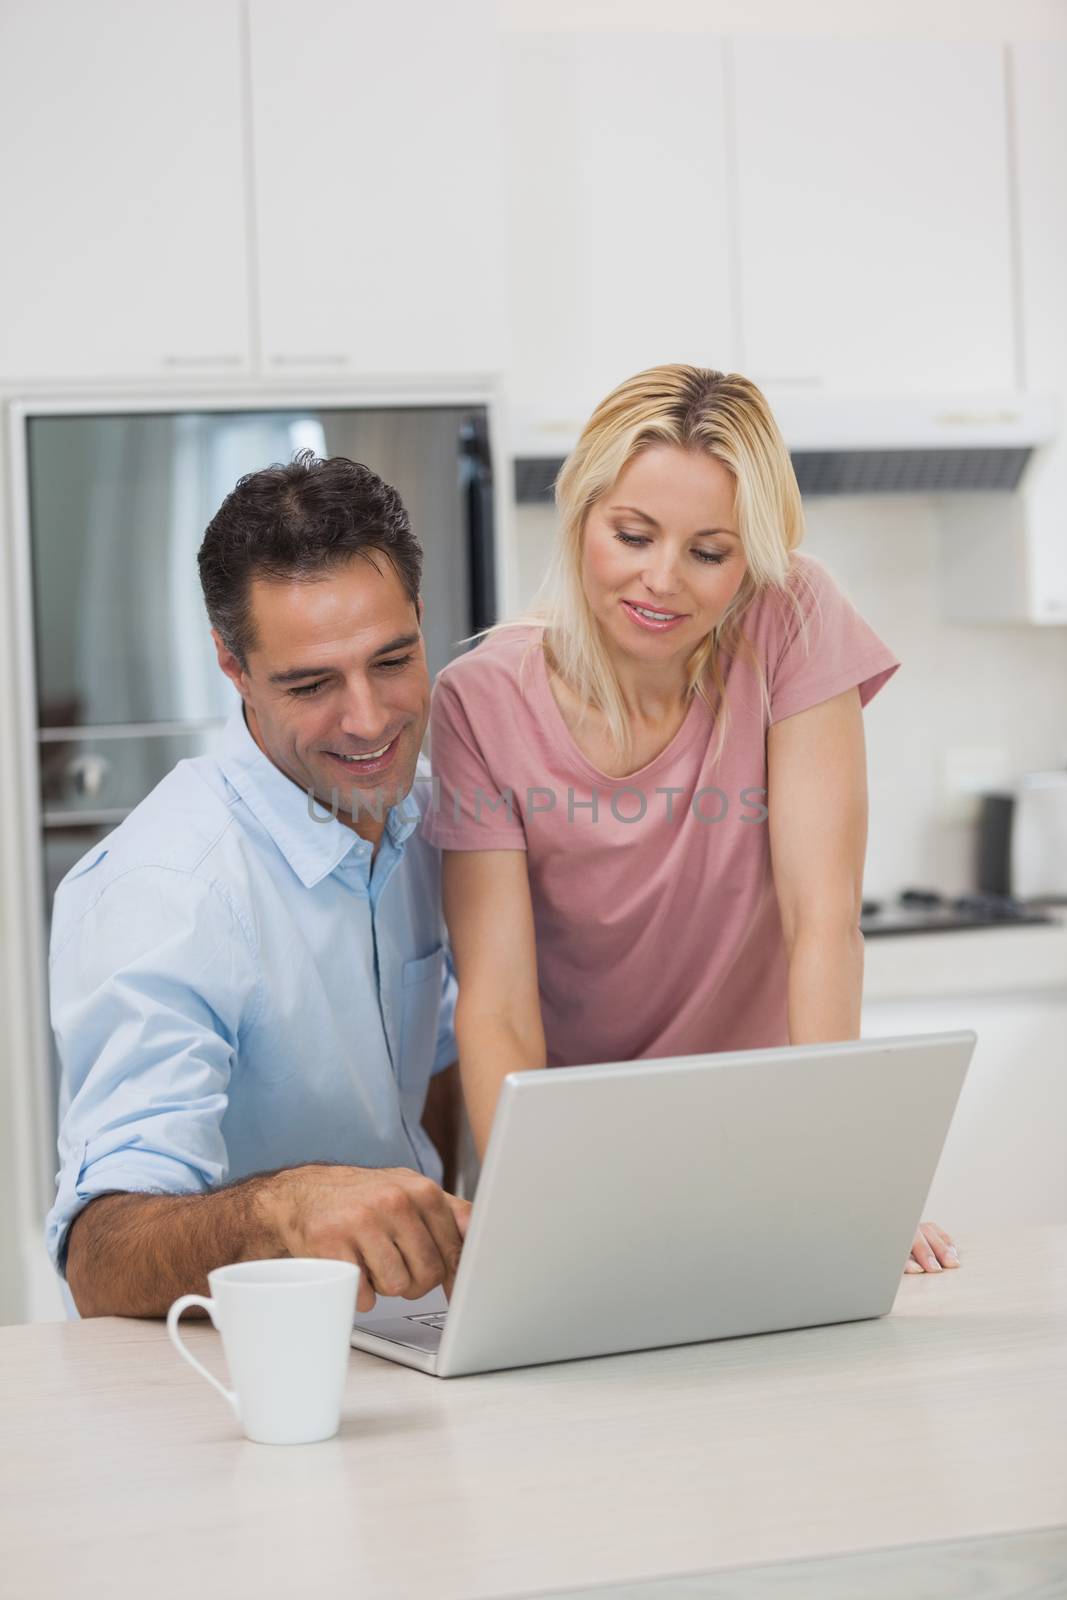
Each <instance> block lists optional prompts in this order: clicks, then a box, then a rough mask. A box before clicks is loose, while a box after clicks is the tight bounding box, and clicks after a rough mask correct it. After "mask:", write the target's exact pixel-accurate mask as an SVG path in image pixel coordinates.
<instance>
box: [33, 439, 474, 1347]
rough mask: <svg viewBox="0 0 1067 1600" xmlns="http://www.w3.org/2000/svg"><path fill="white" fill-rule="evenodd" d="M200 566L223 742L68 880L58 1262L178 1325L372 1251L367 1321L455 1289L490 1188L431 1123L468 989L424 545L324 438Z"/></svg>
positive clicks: (156, 795) (244, 485)
mask: <svg viewBox="0 0 1067 1600" xmlns="http://www.w3.org/2000/svg"><path fill="white" fill-rule="evenodd" d="M199 561H200V575H201V583H202V586H203V591H204V598H205V603H206V606H207V611H208V616H209V618H210V621H211V624H212V637H213V639H214V641H215V647H216V651H217V654H218V660H219V666H220V667H221V669H222V671H223V672H224V673H225V674H226V676H227V677H228V678H229V679H230V680H231V682H232V683H233V684H234V685H235V687H236V689H237V690H238V693H239V694H240V697H241V699H240V703H239V705H238V706H237V708H236V709H235V711H234V714H233V716H232V717H231V719H230V722H229V723H228V725H227V728H226V731H225V736H224V741H223V745H222V749H221V752H220V753H219V755H218V756H217V757H216V756H211V757H207V756H205V757H200V758H198V759H196V760H193V761H183V762H180V763H179V765H178V766H177V767H176V768H175V769H174V771H173V772H171V773H170V774H169V775H168V776H167V777H166V778H165V779H164V780H163V782H162V783H160V784H159V785H158V786H157V787H156V788H155V789H154V790H153V791H152V793H151V794H150V795H149V796H148V797H147V798H146V799H145V800H144V801H143V802H142V803H141V804H140V805H139V806H138V807H137V808H136V810H135V811H133V812H132V813H131V814H130V816H129V817H128V818H127V819H126V820H125V821H124V822H123V823H122V825H121V826H120V827H119V828H118V829H116V831H115V832H114V833H112V834H110V835H109V836H108V837H107V838H106V839H105V840H104V841H103V842H102V843H101V844H99V845H98V846H97V847H96V848H95V849H94V850H92V851H90V853H89V854H88V855H87V856H85V857H84V858H83V859H82V861H81V862H79V864H78V865H77V866H76V867H75V868H74V869H73V870H72V871H71V872H70V873H69V874H68V875H67V877H66V878H65V879H64V881H63V883H62V884H61V885H60V887H59V890H58V892H57V894H56V900H55V911H54V917H53V931H52V952H51V991H52V1019H53V1025H54V1028H55V1032H56V1038H57V1041H58V1045H59V1052H60V1057H61V1060H62V1064H63V1085H62V1089H61V1095H60V1106H61V1111H62V1112H63V1115H62V1123H61V1128H60V1135H59V1152H60V1172H59V1175H58V1179H57V1182H58V1194H57V1197H56V1203H55V1205H54V1207H53V1209H52V1211H51V1213H50V1215H49V1218H48V1223H47V1236H48V1245H49V1250H50V1252H51V1255H52V1259H53V1260H54V1262H55V1263H56V1265H57V1267H58V1268H59V1269H60V1271H63V1272H65V1275H66V1278H67V1283H68V1286H69V1288H70V1291H71V1293H72V1295H73V1298H74V1301H75V1304H76V1306H77V1308H78V1310H79V1311H80V1312H81V1314H82V1315H83V1316H105V1315H119V1316H144V1317H151V1316H161V1315H163V1314H164V1313H165V1312H166V1310H167V1307H168V1306H169V1304H170V1303H171V1301H173V1300H174V1299H175V1298H176V1297H177V1296H178V1295H180V1294H183V1293H185V1292H187V1291H195V1290H197V1289H198V1288H199V1289H200V1290H201V1292H204V1289H203V1286H204V1281H205V1277H206V1274H207V1272H208V1271H209V1270H210V1269H211V1268H212V1267H215V1266H218V1265H221V1264H222V1263H224V1262H231V1261H241V1260H253V1259H259V1258H263V1257H269V1256H279V1255H292V1256H308V1255H312V1256H315V1255H317V1256H333V1257H338V1258H341V1259H345V1260H353V1261H356V1262H358V1263H359V1265H360V1266H361V1267H362V1269H363V1272H362V1277H361V1284H360V1293H359V1302H358V1303H359V1307H360V1309H361V1310H367V1309H369V1308H370V1307H371V1306H372V1305H373V1304H374V1297H375V1291H377V1293H380V1294H388V1295H404V1296H407V1297H409V1298H411V1297H416V1296H418V1295H421V1294H424V1293H427V1292H428V1291H429V1290H430V1289H431V1288H433V1287H434V1286H436V1285H437V1284H444V1286H445V1289H446V1292H447V1291H448V1290H450V1288H451V1284H452V1280H453V1278H454V1275H455V1271H456V1267H457V1265H458V1261H459V1253H460V1248H461V1242H462V1236H463V1233H464V1230H465V1227H466V1222H467V1216H468V1213H469V1206H468V1205H467V1203H466V1202H465V1201H462V1200H459V1199H457V1198H455V1197H454V1196H452V1195H450V1194H447V1193H446V1192H445V1191H444V1190H443V1189H442V1188H441V1187H440V1186H439V1180H440V1179H441V1177H442V1163H441V1159H440V1155H439V1152H438V1150H436V1149H435V1148H434V1145H433V1143H432V1142H431V1139H430V1138H429V1137H428V1136H427V1131H426V1128H425V1127H424V1126H423V1119H424V1118H425V1120H426V1122H427V1123H428V1124H432V1121H433V1113H434V1111H435V1109H436V1110H437V1112H438V1113H439V1115H438V1122H439V1123H440V1125H441V1127H442V1129H443V1132H442V1133H441V1134H440V1138H441V1142H442V1145H443V1146H444V1145H446V1144H449V1143H451V1144H453V1145H454V1134H455V1126H454V1113H453V1116H452V1119H451V1125H449V1118H448V1117H446V1116H442V1115H441V1113H442V1112H443V1111H445V1110H446V1109H447V1108H448V1107H449V1106H450V1105H451V1106H454V1105H455V1103H456V1102H455V1091H456V1089H457V1083H456V1079H457V1069H456V1067H455V1043H454V1039H453V1035H452V1010H453V1006H454V982H453V979H452V978H451V975H450V971H449V969H448V964H447V959H446V954H445V950H444V929H443V923H442V919H441V910H440V894H439V865H438V861H437V858H436V854H435V852H434V851H433V850H432V849H431V847H430V846H429V845H427V844H426V843H425V842H424V841H423V840H422V839H421V837H420V834H419V831H418V826H417V825H418V821H419V806H418V804H417V803H416V799H415V795H414V794H413V793H412V792H411V791H412V785H413V781H414V779H415V776H416V764H417V762H418V759H419V747H420V745H421V742H422V737H423V733H424V731H425V728H426V721H427V716H428V710H429V694H430V683H429V675H428V672H427V667H426V657H425V652H424V649H423V642H422V636H421V632H420V623H421V617H422V601H421V599H420V596H419V579H420V573H421V563H422V552H421V549H420V547H419V545H418V542H417V541H416V539H415V538H414V536H413V534H412V532H411V528H410V525H409V522H408V518H407V514H406V512H405V511H404V508H403V506H402V505H401V503H400V500H399V497H398V496H397V494H396V492H395V490H393V489H391V488H389V487H388V485H386V484H384V483H383V482H382V481H381V480H380V479H379V478H377V477H376V476H375V474H374V473H372V472H370V471H369V470H368V469H367V468H366V467H363V466H358V465H356V464H355V463H353V462H351V461H347V460H345V459H344V458H342V457H337V458H334V459H332V460H329V461H321V460H316V459H315V458H314V457H313V455H312V454H311V452H301V454H300V455H298V456H297V457H296V458H295V460H294V461H293V463H292V464H291V465H289V466H285V467H271V468H269V469H267V470H266V471H263V472H258V473H255V474H253V475H251V476H249V477H246V478H242V479H241V481H240V482H239V483H238V485H237V487H236V489H235V490H234V491H233V493H232V494H230V495H229V496H227V498H226V500H225V501H224V502H223V504H222V507H221V509H220V510H219V512H218V514H217V515H216V517H215V518H214V520H213V521H212V523H211V524H210V526H209V528H208V530H207V533H206V535H205V537H204V542H203V545H202V547H201V550H200V556H199ZM423 776H425V774H423ZM425 788H426V786H425V785H420V789H423V790H424V789H425ZM431 1075H436V1076H434V1077H433V1079H432V1083H431ZM428 1087H429V1091H430V1092H429V1097H428ZM427 1108H428V1109H427Z"/></svg>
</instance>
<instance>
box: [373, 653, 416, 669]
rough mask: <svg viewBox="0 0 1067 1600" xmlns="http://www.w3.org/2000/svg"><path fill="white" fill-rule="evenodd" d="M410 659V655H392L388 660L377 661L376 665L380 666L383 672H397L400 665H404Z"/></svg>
mask: <svg viewBox="0 0 1067 1600" xmlns="http://www.w3.org/2000/svg"><path fill="white" fill-rule="evenodd" d="M412 659H413V658H412V657H411V656H393V657H391V658H390V660H388V661H379V662H377V663H376V665H378V666H379V667H381V668H382V670H383V672H397V671H398V670H399V669H400V668H401V667H406V666H407V664H408V662H409V661H411V660H412Z"/></svg>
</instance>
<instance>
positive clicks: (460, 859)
mask: <svg viewBox="0 0 1067 1600" xmlns="http://www.w3.org/2000/svg"><path fill="white" fill-rule="evenodd" d="M442 885H443V890H444V908H445V920H446V922H447V923H448V933H449V938H450V940H451V943H452V957H453V960H454V962H455V966H456V979H457V982H458V984H459V996H458V999H457V1001H456V1023H455V1026H456V1041H457V1043H458V1045H459V1067H460V1077H461V1079H462V1082H463V1094H464V1098H465V1099H466V1102H467V1115H468V1117H469V1118H470V1124H471V1132H472V1133H473V1135H474V1143H475V1145H476V1147H477V1150H478V1154H479V1156H484V1155H485V1147H486V1145H487V1144H488V1143H489V1132H490V1129H491V1128H492V1125H493V1114H494V1112H495V1111H496V1102H497V1097H498V1095H499V1093H500V1085H501V1084H502V1083H503V1081H504V1078H505V1076H506V1075H507V1074H508V1073H509V1072H523V1071H527V1070H529V1069H530V1068H533V1067H543V1066H544V1065H545V1035H544V1029H543V1028H542V1025H541V1002H540V996H539V995H538V990H537V950H536V945H535V942H534V920H533V907H532V905H531V903H530V880H529V877H528V876H527V868H526V852H525V851H524V850H446V851H445V852H444V868H443V877H442Z"/></svg>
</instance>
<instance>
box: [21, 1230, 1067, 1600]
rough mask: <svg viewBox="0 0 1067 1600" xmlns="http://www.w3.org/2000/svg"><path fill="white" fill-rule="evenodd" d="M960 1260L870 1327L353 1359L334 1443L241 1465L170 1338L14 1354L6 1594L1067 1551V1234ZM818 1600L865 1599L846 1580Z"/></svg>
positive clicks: (397, 1581) (222, 1411) (107, 1333)
mask: <svg viewBox="0 0 1067 1600" xmlns="http://www.w3.org/2000/svg"><path fill="white" fill-rule="evenodd" d="M959 1242H960V1247H961V1252H962V1256H963V1265H962V1266H961V1268H960V1269H959V1270H958V1271H954V1272H942V1273H940V1274H937V1275H930V1276H908V1277H904V1278H903V1279H902V1281H901V1285H900V1293H899V1295H898V1297H897V1300H896V1304H895V1306H894V1309H893V1312H892V1313H891V1315H890V1316H888V1317H885V1318H882V1319H880V1320H876V1321H870V1322H860V1323H852V1324H842V1325H840V1326H837V1327H829V1328H811V1329H804V1330H798V1331H796V1332H793V1333H780V1334H772V1335H768V1336H764V1337H760V1338H747V1339H729V1340H724V1341H721V1342H718V1343H714V1344H702V1345H688V1346H685V1347H683V1348H679V1349H673V1350H660V1351H646V1352H643V1353H641V1354H637V1355H627V1356H615V1357H610V1358H608V1359H604V1360H600V1361H578V1362H569V1363H566V1364H563V1365H558V1366H551V1367H538V1368H531V1369H527V1370H523V1371H516V1372H503V1373H496V1374H492V1375H489V1376H485V1377H479V1378H460V1379H455V1380H452V1381H447V1382H442V1381H441V1380H439V1379H435V1378H431V1377H428V1376H425V1375H424V1374H422V1373H419V1372H414V1371H411V1370H410V1369H408V1368H405V1367H399V1366H394V1365H393V1364H392V1363H389V1362H386V1361H381V1360H378V1359H377V1358H375V1357H374V1356H370V1355H364V1354H362V1353H359V1352H356V1351H353V1353H352V1357H351V1362H350V1366H349V1376H348V1385H347V1389H346V1394H345V1404H344V1412H343V1420H342V1427H341V1432H340V1434H339V1435H338V1437H337V1438H335V1439H333V1440H330V1441H328V1442H326V1443H324V1444H316V1445H305V1446H299V1447H271V1446H263V1445H254V1444H249V1443H247V1442H246V1441H245V1440H244V1439H242V1438H241V1437H240V1435H239V1432H238V1429H237V1425H236V1423H235V1421H234V1419H233V1417H232V1416H231V1414H230V1413H229V1411H228V1409H227V1408H226V1407H225V1406H224V1404H223V1402H222V1401H221V1400H220V1399H219V1397H218V1395H217V1394H215V1393H214V1392H213V1391H212V1390H211V1389H210V1388H209V1387H208V1385H207V1384H206V1383H204V1382H203V1380H202V1379H200V1378H199V1377H197V1375H196V1374H195V1373H193V1372H191V1371H190V1370H189V1368H188V1367H186V1366H185V1365H184V1363H182V1362H181V1361H180V1360H179V1358H178V1356H177V1355H176V1354H175V1352H174V1351H173V1350H172V1349H171V1347H170V1345H169V1343H168V1341H167V1336H166V1332H165V1329H164V1327H163V1326H162V1324H160V1323H153V1322H133V1321H121V1320H118V1319H111V1318H107V1319H101V1320H99V1321H90V1322H82V1323H69V1324H48V1325H37V1326H25V1327H10V1328H0V1435H2V1437H3V1440H4V1448H3V1451H2V1453H0V1549H2V1550H3V1552H4V1555H3V1566H2V1581H0V1588H2V1589H3V1592H4V1593H5V1594H11V1595H12V1596H20V1597H21V1596H37V1595H41V1596H61V1595H77V1596H78V1600H144V1596H145V1595H150V1596H151V1597H152V1600H171V1597H174V1600H178V1597H179V1596H180V1597H181V1600H188V1597H189V1596H190V1595H196V1596H197V1597H198V1600H213V1597H216V1596H218V1597H220V1600H221V1597H225V1600H240V1597H243V1596H245V1595H255V1596H256V1597H257V1600H271V1597H273V1596H285V1597H286V1600H292V1597H293V1596H294V1595H330V1594H337V1595H351V1596H358V1597H359V1600H370V1597H375V1596H383V1595H389V1596H405V1597H410V1596H414V1595H426V1596H433V1597H434V1600H450V1597H458V1596H483V1597H484V1596H490V1595H492V1596H498V1597H500V1596H517V1595H520V1594H527V1595H528V1594H530V1593H531V1592H536V1591H539V1590H544V1589H556V1590H558V1589H561V1588H574V1587H577V1586H579V1585H581V1584H595V1583H612V1584H614V1585H618V1584H621V1583H623V1582H626V1581H630V1582H635V1581H638V1580H641V1579H649V1578H654V1577H663V1576H664V1575H667V1574H672V1573H673V1574H679V1573H684V1572H689V1573H694V1572H708V1571H714V1572H717V1573H726V1572H727V1571H729V1570H730V1569H734V1568H738V1567H749V1568H752V1567H756V1566H758V1565H759V1564H761V1563H767V1562H777V1563H784V1564H785V1565H784V1566H782V1567H779V1568H778V1569H776V1570H777V1573H778V1576H779V1577H780V1578H781V1580H782V1582H781V1583H780V1584H779V1583H777V1582H776V1583H775V1586H774V1590H773V1592H774V1593H779V1592H782V1593H785V1592H789V1593H795V1592H799V1590H800V1582H799V1579H800V1577H801V1576H802V1575H803V1572H804V1571H805V1570H806V1571H807V1572H808V1574H809V1576H810V1574H811V1571H812V1569H810V1568H805V1567H804V1566H803V1565H802V1564H803V1563H806V1562H809V1561H828V1560H829V1559H830V1558H832V1557H835V1556H842V1555H845V1554H847V1553H853V1554H855V1553H856V1552H871V1551H876V1550H883V1551H886V1550H889V1551H894V1550H895V1551H900V1552H903V1551H907V1550H909V1549H914V1547H915V1546H917V1545H925V1544H928V1543H930V1542H931V1541H943V1540H974V1539H985V1538H987V1537H988V1536H990V1535H994V1534H995V1535H999V1536H1010V1535H1016V1534H1023V1533H1028V1532H1033V1530H1037V1529H1042V1528H1049V1527H1056V1526H1057V1525H1062V1524H1064V1523H1065V1522H1067V1338H1065V1336H1064V1335H1065V1331H1067V1330H1065V1313H1067V1227H1059V1228H1045V1229H1029V1230H1025V1231H1018V1230H1011V1231H1009V1232H1005V1233H1002V1234H989V1235H984V1236H974V1237H968V1236H967V1235H965V1234H964V1235H962V1236H961V1238H960V1241H959ZM828 1246H829V1247H830V1248H832V1241H828ZM638 1283H639V1280H638V1282H637V1283H635V1292H639V1290H638ZM185 1336H186V1338H187V1339H188V1340H189V1343H190V1345H191V1347H192V1348H193V1350H194V1351H195V1352H196V1354H197V1355H198V1356H199V1357H201V1358H202V1359H203V1360H204V1361H205V1362H207V1363H208V1364H209V1365H210V1366H211V1367H212V1368H213V1370H215V1371H218V1372H220V1374H221V1372H222V1370H223V1362H222V1354H221V1347H220V1345H219V1341H218V1337H217V1335H216V1334H215V1333H214V1331H213V1330H212V1329H210V1328H208V1327H205V1326H196V1325H192V1326H188V1327H187V1328H186V1330H185ZM1035 1548H1036V1547H1035ZM1045 1557H1047V1558H1048V1559H1055V1557H1054V1555H1053V1556H1051V1557H1050V1556H1048V1552H1047V1550H1046V1551H1045ZM939 1559H940V1558H939ZM835 1571H839V1572H840V1573H842V1574H843V1576H842V1577H841V1580H840V1582H839V1581H837V1579H836V1578H835V1579H834V1580H833V1581H832V1582H831V1581H830V1578H831V1576H832V1573H833V1572H835ZM794 1578H797V1580H798V1581H797V1582H796V1583H794V1581H793V1580H794ZM805 1581H806V1580H805ZM663 1592H664V1593H666V1592H668V1591H666V1590H664V1591H663ZM698 1592H699V1593H704V1592H705V1591H704V1590H700V1591H698ZM708 1592H710V1591H708ZM714 1592H715V1593H716V1594H719V1593H727V1592H728V1593H730V1594H734V1593H735V1590H734V1588H733V1587H730V1588H729V1589H724V1590H719V1589H718V1588H717V1589H716V1590H715V1591H714ZM737 1592H738V1593H742V1592H743V1593H745V1594H749V1593H752V1592H753V1591H752V1590H751V1589H744V1590H739V1591H737ZM756 1592H763V1593H765V1592H768V1591H767V1590H763V1589H761V1590H757V1591H756ZM803 1592H804V1593H805V1594H807V1593H810V1592H811V1591H810V1590H809V1589H804V1590H803ZM818 1592H819V1595H820V1600H822V1597H831V1596H842V1597H843V1596H845V1595H849V1596H850V1597H851V1596H852V1595H855V1594H856V1593H857V1592H871V1591H870V1590H869V1589H868V1588H867V1586H866V1585H861V1588H860V1589H859V1590H857V1588H856V1568H855V1565H854V1564H852V1563H845V1565H844V1566H843V1567H840V1568H838V1567H837V1566H836V1564H834V1565H833V1566H832V1567H827V1568H826V1569H825V1570H824V1572H823V1576H822V1578H821V1579H820V1587H819V1590H818ZM894 1592H903V1591H901V1590H899V1589H898V1590H896V1591H894ZM906 1592H915V1591H914V1590H911V1589H908V1590H907V1591H906ZM924 1592H927V1593H929V1592H931V1591H930V1590H929V1589H925V1590H924ZM950 1592H952V1593H957V1592H962V1591H959V1590H956V1589H953V1590H951V1591H950ZM968 1592H969V1591H968ZM983 1592H984V1593H989V1594H990V1595H994V1594H996V1595H1000V1594H1002V1593H1004V1594H1006V1593H1008V1592H1010V1593H1012V1594H1017V1593H1019V1592H1020V1590H1018V1589H1017V1588H1016V1589H1011V1590H1010V1591H1009V1590H1007V1589H1000V1588H996V1587H990V1588H988V1589H984V1590H983ZM1049 1592H1052V1591H1051V1590H1050V1591H1049Z"/></svg>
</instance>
